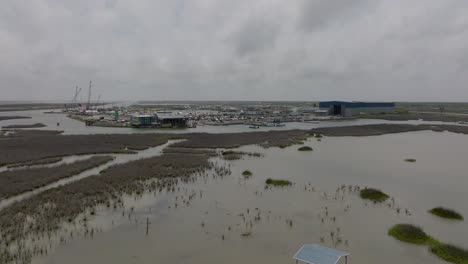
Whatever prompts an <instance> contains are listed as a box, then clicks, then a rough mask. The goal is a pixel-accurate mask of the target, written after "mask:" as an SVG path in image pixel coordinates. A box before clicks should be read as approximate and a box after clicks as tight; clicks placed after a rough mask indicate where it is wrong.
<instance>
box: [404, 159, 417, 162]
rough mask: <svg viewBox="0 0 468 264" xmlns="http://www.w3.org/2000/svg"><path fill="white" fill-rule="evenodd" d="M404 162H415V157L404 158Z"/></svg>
mask: <svg viewBox="0 0 468 264" xmlns="http://www.w3.org/2000/svg"><path fill="white" fill-rule="evenodd" d="M405 161H406V162H411V163H414V162H416V159H405Z"/></svg>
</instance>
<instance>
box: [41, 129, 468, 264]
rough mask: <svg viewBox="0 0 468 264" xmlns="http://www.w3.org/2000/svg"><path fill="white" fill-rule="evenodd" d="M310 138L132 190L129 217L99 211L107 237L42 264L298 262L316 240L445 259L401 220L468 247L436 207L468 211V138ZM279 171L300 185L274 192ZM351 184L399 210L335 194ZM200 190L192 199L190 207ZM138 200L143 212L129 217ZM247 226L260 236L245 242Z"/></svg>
mask: <svg viewBox="0 0 468 264" xmlns="http://www.w3.org/2000/svg"><path fill="white" fill-rule="evenodd" d="M306 144H307V145H309V146H311V147H313V148H314V151H313V152H310V153H303V152H298V151H297V146H293V147H290V148H286V149H278V148H272V149H263V148H259V147H255V146H247V147H242V148H241V149H242V150H246V151H256V152H262V153H263V154H264V157H262V158H246V159H244V160H239V161H232V162H229V163H227V164H228V166H229V164H230V166H231V171H232V175H230V176H225V177H223V178H212V177H198V178H197V179H198V180H196V181H195V182H193V183H180V184H179V187H180V190H178V191H175V192H170V193H167V192H160V193H156V194H154V193H149V194H146V195H144V196H143V197H141V198H138V199H135V198H132V197H127V198H126V209H125V211H126V212H127V214H125V215H124V216H123V215H122V210H124V209H118V210H116V211H112V210H111V211H108V210H100V211H98V213H97V216H96V217H95V219H94V220H93V223H94V224H95V225H96V226H98V227H100V228H102V229H103V230H104V231H103V232H101V233H98V234H96V235H94V237H93V238H92V239H90V238H87V239H85V238H75V239H73V240H71V241H69V242H67V243H65V244H62V245H60V246H59V247H58V248H57V249H56V251H54V252H53V253H51V254H49V256H47V257H42V258H36V259H34V261H33V263H36V264H44V263H70V264H75V263H76V264H78V263H80V264H81V263H100V264H102V263H116V264H120V263H121V264H123V263H193V264H202V263H203V264H207V263H208V264H209V263H233V264H234V263H236V264H238V263H278V264H280V263H294V262H293V261H292V259H291V257H292V256H293V255H294V253H295V251H296V250H297V249H299V247H300V246H301V245H302V244H305V243H322V244H324V245H327V246H335V247H337V248H339V249H342V250H345V251H348V252H350V253H351V254H352V256H351V258H350V261H349V263H384V264H385V263H388V264H390V263H392V264H394V263H421V264H422V263H444V262H443V261H441V260H439V259H438V258H437V257H435V256H433V255H431V254H430V253H429V251H428V249H427V248H426V247H420V246H413V245H409V244H405V243H401V242H399V241H396V240H395V239H393V238H391V237H389V236H388V235H387V230H388V228H389V227H391V226H392V225H394V224H397V223H414V224H417V225H420V226H422V227H423V228H424V229H425V231H427V232H428V233H429V234H431V235H433V236H434V237H436V238H438V239H440V240H441V241H445V242H450V243H453V244H456V245H459V246H462V247H465V248H468V224H467V221H464V222H452V221H447V220H441V219H438V218H436V217H434V216H432V215H429V214H428V213H427V210H428V209H431V208H432V207H435V206H447V207H450V208H453V209H456V210H458V211H459V212H460V213H462V214H464V215H465V216H468V204H467V203H466V200H467V198H468V192H467V190H468V176H467V165H466V157H467V155H468V140H467V136H466V135H458V134H453V133H435V132H411V133H401V134H393V135H384V136H375V137H361V138H355V137H340V138H328V137H327V138H324V139H323V140H322V141H321V142H318V141H316V140H315V139H310V140H309V141H308V142H306ZM405 158H415V159H417V162H416V163H407V162H404V161H403V160H404V159H405ZM217 162H218V163H220V164H221V163H224V161H220V160H217ZM245 169H249V170H251V171H252V172H253V176H252V177H251V178H249V179H244V178H243V177H242V176H241V173H242V171H243V170H245ZM269 177H271V178H278V179H288V180H290V181H292V182H294V186H292V187H288V188H279V189H271V190H270V189H268V190H266V189H265V184H264V182H265V180H266V179H267V178H269ZM342 184H346V185H359V186H369V187H377V188H381V189H382V190H383V191H385V192H386V193H388V194H389V195H391V196H392V197H394V198H395V203H396V205H395V207H394V208H389V207H388V206H387V205H385V204H383V205H374V204H371V203H366V202H364V201H363V200H361V199H360V198H359V197H358V195H357V193H355V192H349V191H345V192H344V193H343V192H341V191H340V192H339V193H338V195H337V196H336V198H337V199H335V195H336V189H337V187H339V186H341V185H342ZM192 194H194V196H193V197H194V198H193V199H192V200H190V204H188V205H183V203H182V202H181V201H182V200H184V199H187V197H189V196H190V195H192ZM176 198H177V199H176ZM176 203H178V207H177V208H175V204H176ZM131 206H133V207H134V208H135V209H134V212H133V214H132V215H131V217H128V211H129V208H130V207H131ZM325 207H326V209H325ZM396 208H401V210H402V212H400V213H397V212H396ZM404 209H408V210H409V211H410V213H411V215H407V214H405V213H403V211H404ZM326 212H328V214H327V213H326ZM147 217H148V218H149V220H150V222H151V224H150V226H149V235H145V233H146V224H145V222H146V218H147ZM256 217H259V219H258V218H257V219H255V218H256ZM333 217H335V218H336V220H335V221H333V220H332V218H333ZM322 219H324V221H323V223H322ZM245 232H251V236H248V237H242V236H241V234H242V233H245ZM331 232H333V233H334V234H333V237H334V238H333V239H332V237H331ZM223 236H224V239H223ZM337 237H340V239H341V243H336V241H337ZM321 240H323V241H321Z"/></svg>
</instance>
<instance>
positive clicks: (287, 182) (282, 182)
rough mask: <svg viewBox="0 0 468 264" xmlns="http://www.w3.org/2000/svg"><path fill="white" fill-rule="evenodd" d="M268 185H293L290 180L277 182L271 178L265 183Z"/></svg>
mask: <svg viewBox="0 0 468 264" xmlns="http://www.w3.org/2000/svg"><path fill="white" fill-rule="evenodd" d="M265 183H266V184H268V185H274V186H290V185H292V183H291V182H290V181H288V180H275V179H271V178H268V179H267V180H266V181H265Z"/></svg>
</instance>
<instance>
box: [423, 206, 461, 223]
mask: <svg viewBox="0 0 468 264" xmlns="http://www.w3.org/2000/svg"><path fill="white" fill-rule="evenodd" d="M429 213H431V214H433V215H436V216H438V217H442V218H447V219H454V220H463V215H461V214H460V213H458V212H456V211H455V210H452V209H448V208H444V207H436V208H433V209H431V210H430V211H429Z"/></svg>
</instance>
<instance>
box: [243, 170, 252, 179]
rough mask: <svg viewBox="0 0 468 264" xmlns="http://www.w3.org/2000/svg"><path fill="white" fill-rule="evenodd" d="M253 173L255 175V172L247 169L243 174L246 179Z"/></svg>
mask: <svg viewBox="0 0 468 264" xmlns="http://www.w3.org/2000/svg"><path fill="white" fill-rule="evenodd" d="M252 175H253V173H252V172H251V171H249V170H245V171H243V172H242V176H244V178H246V179H247V178H250V177H252Z"/></svg>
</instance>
